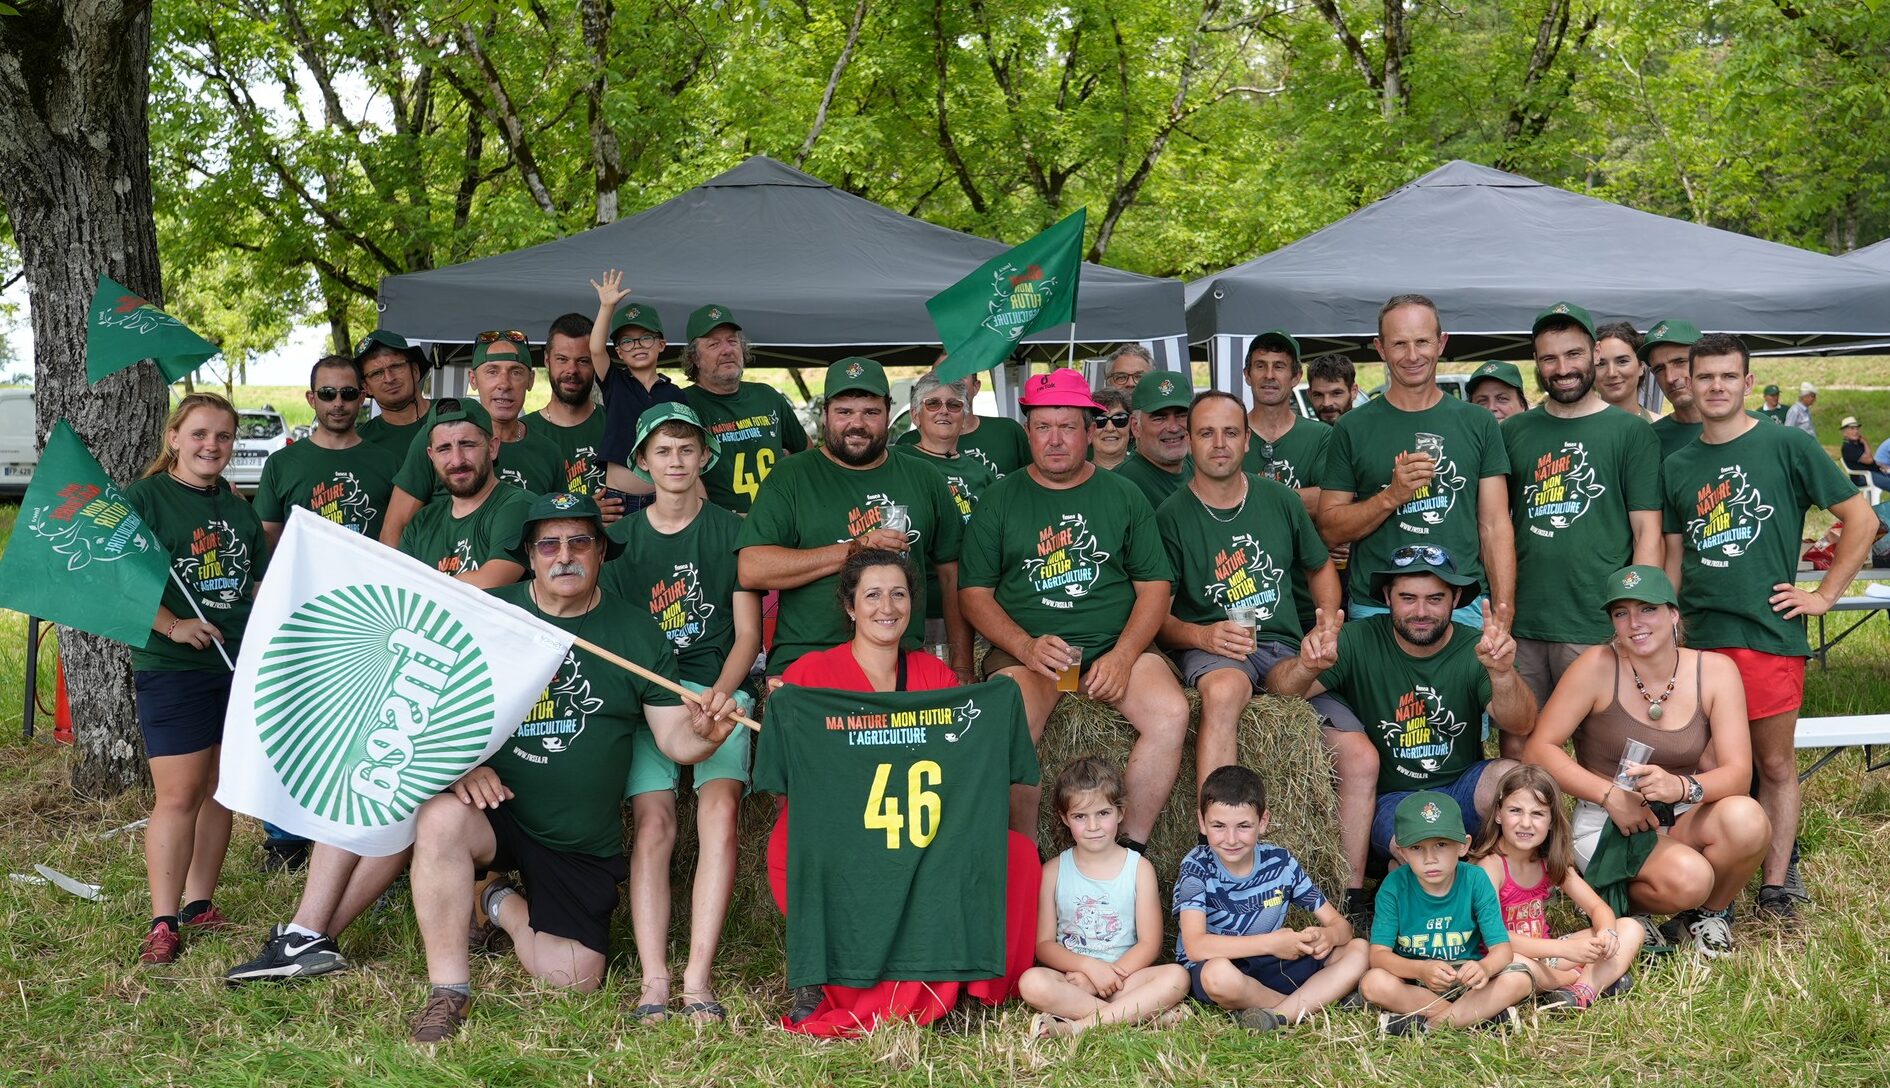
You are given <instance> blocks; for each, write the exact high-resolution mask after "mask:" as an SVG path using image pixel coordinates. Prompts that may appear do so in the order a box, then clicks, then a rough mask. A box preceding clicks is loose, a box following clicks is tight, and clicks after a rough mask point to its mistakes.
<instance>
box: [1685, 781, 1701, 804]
mask: <svg viewBox="0 0 1890 1088" xmlns="http://www.w3.org/2000/svg"><path fill="white" fill-rule="evenodd" d="M1685 781H1686V784H1687V791H1686V797H1685V798H1684V800H1685V801H1686V803H1687V804H1689V805H1697V804H1699V803H1700V802H1701V801H1703V800H1705V799H1706V787H1705V786H1702V785H1700V780H1699V779H1697V778H1695V777H1693V776H1692V775H1687V776H1685Z"/></svg>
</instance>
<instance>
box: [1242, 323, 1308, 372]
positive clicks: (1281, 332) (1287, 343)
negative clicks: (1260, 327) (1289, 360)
mask: <svg viewBox="0 0 1890 1088" xmlns="http://www.w3.org/2000/svg"><path fill="white" fill-rule="evenodd" d="M1255 348H1270V349H1272V350H1274V351H1284V352H1286V353H1287V354H1288V355H1291V356H1292V357H1293V364H1294V365H1295V366H1297V365H1299V341H1298V340H1296V339H1294V337H1293V334H1292V333H1290V332H1287V331H1286V330H1285V329H1268V330H1267V331H1265V332H1263V333H1261V334H1260V335H1259V336H1256V337H1254V338H1253V340H1252V341H1250V342H1249V343H1248V344H1247V354H1248V355H1252V354H1253V349H1255Z"/></svg>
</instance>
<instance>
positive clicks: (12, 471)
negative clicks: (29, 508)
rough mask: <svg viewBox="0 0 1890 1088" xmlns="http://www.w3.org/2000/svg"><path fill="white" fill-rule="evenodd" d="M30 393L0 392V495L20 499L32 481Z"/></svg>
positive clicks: (34, 459)
mask: <svg viewBox="0 0 1890 1088" xmlns="http://www.w3.org/2000/svg"><path fill="white" fill-rule="evenodd" d="M38 464H39V450H38V449H37V448H35V446H34V444H33V391H32V390H31V389H0V495H11V496H16V497H17V496H20V495H24V494H26V487H27V485H28V484H30V483H32V482H33V468H34V466H36V465H38Z"/></svg>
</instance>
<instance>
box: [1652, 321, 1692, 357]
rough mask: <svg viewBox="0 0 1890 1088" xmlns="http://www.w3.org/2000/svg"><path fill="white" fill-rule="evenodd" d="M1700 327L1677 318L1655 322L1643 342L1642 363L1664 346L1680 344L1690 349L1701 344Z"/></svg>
mask: <svg viewBox="0 0 1890 1088" xmlns="http://www.w3.org/2000/svg"><path fill="white" fill-rule="evenodd" d="M1701 335H1702V334H1701V332H1700V327H1699V326H1698V325H1695V324H1694V323H1693V322H1691V321H1682V320H1680V319H1679V318H1677V317H1663V318H1661V319H1660V320H1659V321H1656V322H1654V327H1653V328H1651V329H1648V330H1647V339H1645V340H1643V341H1641V362H1643V363H1644V362H1646V361H1647V357H1648V356H1649V355H1652V354H1653V353H1654V349H1655V348H1657V347H1659V346H1660V345H1662V344H1678V345H1680V346H1681V347H1683V348H1690V347H1692V346H1693V345H1695V344H1697V343H1699V342H1700V336H1701Z"/></svg>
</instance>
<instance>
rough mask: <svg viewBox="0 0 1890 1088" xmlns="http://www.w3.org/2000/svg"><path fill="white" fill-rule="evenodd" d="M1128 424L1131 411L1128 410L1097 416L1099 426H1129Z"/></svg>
mask: <svg viewBox="0 0 1890 1088" xmlns="http://www.w3.org/2000/svg"><path fill="white" fill-rule="evenodd" d="M1128 425H1129V413H1127V412H1117V413H1115V414H1114V415H1106V416H1104V415H1099V416H1097V417H1096V426H1098V427H1127V426H1128Z"/></svg>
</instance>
